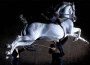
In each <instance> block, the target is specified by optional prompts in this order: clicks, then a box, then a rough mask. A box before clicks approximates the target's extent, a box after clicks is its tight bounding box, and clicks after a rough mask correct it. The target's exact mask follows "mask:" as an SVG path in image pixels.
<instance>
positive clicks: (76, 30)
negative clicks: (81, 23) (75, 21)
mask: <svg viewBox="0 0 90 65" xmlns="http://www.w3.org/2000/svg"><path fill="white" fill-rule="evenodd" d="M73 32H74V35H75V36H76V38H75V40H74V41H77V40H78V39H80V40H82V41H84V42H85V43H87V44H89V42H88V41H87V40H85V39H84V38H82V37H81V29H80V28H74V29H73Z"/></svg>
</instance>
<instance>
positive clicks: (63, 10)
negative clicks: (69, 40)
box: [54, 2, 76, 19]
mask: <svg viewBox="0 0 90 65" xmlns="http://www.w3.org/2000/svg"><path fill="white" fill-rule="evenodd" d="M54 10H55V14H56V15H57V16H59V17H61V18H70V19H73V18H76V16H75V5H74V3H70V2H63V3H62V5H57V6H56V7H55V9H54Z"/></svg>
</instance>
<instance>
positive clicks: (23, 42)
mask: <svg viewBox="0 0 90 65" xmlns="http://www.w3.org/2000/svg"><path fill="white" fill-rule="evenodd" d="M34 41H35V40H28V39H27V40H26V39H24V40H22V39H21V37H19V38H18V37H17V39H16V40H15V41H14V42H13V43H12V44H11V49H10V50H9V51H6V54H7V55H10V54H12V53H13V51H14V49H15V48H16V47H18V46H26V45H31V44H32V43H33V42H34Z"/></svg>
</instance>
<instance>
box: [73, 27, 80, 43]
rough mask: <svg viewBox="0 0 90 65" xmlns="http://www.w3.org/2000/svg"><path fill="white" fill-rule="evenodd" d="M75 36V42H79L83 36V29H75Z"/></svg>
mask: <svg viewBox="0 0 90 65" xmlns="http://www.w3.org/2000/svg"><path fill="white" fill-rule="evenodd" d="M73 36H74V37H75V39H74V41H77V40H78V39H79V37H80V36H81V29H80V28H73Z"/></svg>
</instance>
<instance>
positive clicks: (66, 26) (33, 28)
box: [6, 5, 88, 55]
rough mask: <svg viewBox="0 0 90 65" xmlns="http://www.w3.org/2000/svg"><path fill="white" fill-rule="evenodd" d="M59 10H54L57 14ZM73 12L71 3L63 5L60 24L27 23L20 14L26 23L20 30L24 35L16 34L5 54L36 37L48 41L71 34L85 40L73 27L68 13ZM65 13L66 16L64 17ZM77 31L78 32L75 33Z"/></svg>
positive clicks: (32, 40) (27, 43)
mask: <svg viewBox="0 0 90 65" xmlns="http://www.w3.org/2000/svg"><path fill="white" fill-rule="evenodd" d="M59 12H60V9H58V10H57V11H56V13H57V14H58V15H60V14H59ZM72 13H73V9H72V6H71V5H66V7H65V14H63V16H65V17H62V18H61V19H60V20H61V22H62V23H61V25H59V24H54V23H50V24H45V23H39V22H35V23H32V24H30V25H28V24H27V21H26V20H25V18H23V17H22V16H21V20H24V22H26V25H25V27H24V30H23V31H22V32H23V34H24V35H18V36H17V38H16V40H15V41H13V42H12V44H8V45H7V47H8V48H9V47H10V48H11V49H10V50H9V51H6V54H7V55H10V54H12V53H13V50H14V49H15V48H16V47H18V46H26V45H31V44H32V43H34V42H35V41H36V40H37V39H38V38H41V39H43V38H44V39H47V40H48V41H58V40H60V39H63V38H65V37H66V36H72V37H75V39H81V40H83V41H85V42H88V41H86V40H85V39H84V38H82V37H80V34H81V29H80V28H75V27H74V26H73V22H72V19H71V17H70V15H71V14H72ZM66 15H67V17H68V16H69V17H68V18H67V17H66ZM76 32H78V34H76Z"/></svg>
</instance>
